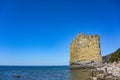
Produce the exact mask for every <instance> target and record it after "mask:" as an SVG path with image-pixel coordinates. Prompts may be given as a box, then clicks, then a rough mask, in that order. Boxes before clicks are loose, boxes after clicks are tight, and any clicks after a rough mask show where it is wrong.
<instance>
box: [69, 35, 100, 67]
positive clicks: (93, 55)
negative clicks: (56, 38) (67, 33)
mask: <svg viewBox="0 0 120 80" xmlns="http://www.w3.org/2000/svg"><path fill="white" fill-rule="evenodd" d="M101 65H102V56H101V51H100V40H99V36H98V35H84V34H82V33H79V34H78V35H77V36H76V37H75V38H74V40H73V41H72V44H71V48H70V68H71V69H74V68H94V67H99V66H101Z"/></svg>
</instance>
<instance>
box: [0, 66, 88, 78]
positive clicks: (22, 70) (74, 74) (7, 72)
mask: <svg viewBox="0 0 120 80" xmlns="http://www.w3.org/2000/svg"><path fill="white" fill-rule="evenodd" d="M88 77H89V72H88V71H81V70H70V69H69V66H0V80H88Z"/></svg>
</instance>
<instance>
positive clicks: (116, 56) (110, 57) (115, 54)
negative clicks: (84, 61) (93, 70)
mask: <svg viewBox="0 0 120 80" xmlns="http://www.w3.org/2000/svg"><path fill="white" fill-rule="evenodd" d="M102 58H103V63H108V62H110V63H112V62H113V61H114V60H118V61H120V48H119V49H117V50H116V51H115V52H113V53H111V54H108V55H106V56H103V57H102Z"/></svg>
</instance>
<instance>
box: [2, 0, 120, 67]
mask: <svg viewBox="0 0 120 80" xmlns="http://www.w3.org/2000/svg"><path fill="white" fill-rule="evenodd" d="M79 32H82V33H84V34H99V35H100V40H101V54H102V55H106V54H109V53H111V52H114V51H115V50H116V49H117V48H119V47H120V42H119V41H120V35H119V34H120V1H119V0H0V65H69V53H70V43H71V42H72V39H73V38H74V37H75V36H76V35H77V34H78V33H79Z"/></svg>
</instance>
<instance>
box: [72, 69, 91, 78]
mask: <svg viewBox="0 0 120 80" xmlns="http://www.w3.org/2000/svg"><path fill="white" fill-rule="evenodd" d="M90 76H91V73H90V70H70V80H89V78H90Z"/></svg>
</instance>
